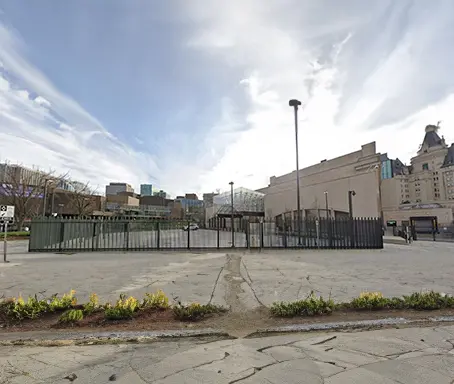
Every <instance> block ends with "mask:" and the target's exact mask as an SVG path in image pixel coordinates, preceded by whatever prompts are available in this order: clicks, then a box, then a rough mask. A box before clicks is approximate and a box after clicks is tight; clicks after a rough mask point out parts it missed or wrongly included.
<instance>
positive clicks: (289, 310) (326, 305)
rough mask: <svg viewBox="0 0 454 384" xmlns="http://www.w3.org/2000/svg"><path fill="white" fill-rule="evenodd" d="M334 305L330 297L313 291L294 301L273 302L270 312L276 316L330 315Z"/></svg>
mask: <svg viewBox="0 0 454 384" xmlns="http://www.w3.org/2000/svg"><path fill="white" fill-rule="evenodd" d="M335 307H336V305H335V304H334V301H333V300H331V299H328V300H325V299H324V298H323V297H322V296H319V297H317V296H315V295H314V293H313V292H311V294H310V295H309V296H308V297H307V298H306V299H304V300H298V301H294V302H284V301H281V302H275V303H273V304H272V305H271V309H270V310H271V314H272V315H273V316H278V317H293V316H318V315H330V314H331V313H332V312H333V310H334V309H335Z"/></svg>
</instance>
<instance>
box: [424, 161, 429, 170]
mask: <svg viewBox="0 0 454 384" xmlns="http://www.w3.org/2000/svg"><path fill="white" fill-rule="evenodd" d="M422 170H423V171H428V170H429V164H428V163H424V164H423V165H422Z"/></svg>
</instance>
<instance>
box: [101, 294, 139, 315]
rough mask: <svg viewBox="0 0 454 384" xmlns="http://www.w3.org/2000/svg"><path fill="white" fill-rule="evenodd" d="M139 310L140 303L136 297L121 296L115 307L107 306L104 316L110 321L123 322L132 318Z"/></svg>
mask: <svg viewBox="0 0 454 384" xmlns="http://www.w3.org/2000/svg"><path fill="white" fill-rule="evenodd" d="M138 309H139V301H138V300H137V299H136V298H135V297H132V296H130V297H128V298H126V296H125V295H124V294H121V295H120V298H119V299H118V300H117V302H116V303H115V305H114V306H111V305H110V304H107V305H106V308H105V310H104V316H105V317H106V319H108V320H123V319H130V318H132V316H133V314H134V312H135V311H137V310H138Z"/></svg>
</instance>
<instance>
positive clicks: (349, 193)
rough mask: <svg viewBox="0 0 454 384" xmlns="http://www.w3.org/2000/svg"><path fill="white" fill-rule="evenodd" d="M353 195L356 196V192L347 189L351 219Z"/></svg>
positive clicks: (351, 217) (351, 216)
mask: <svg viewBox="0 0 454 384" xmlns="http://www.w3.org/2000/svg"><path fill="white" fill-rule="evenodd" d="M353 196H356V192H355V191H348V213H349V216H350V219H353V199H352V197H353Z"/></svg>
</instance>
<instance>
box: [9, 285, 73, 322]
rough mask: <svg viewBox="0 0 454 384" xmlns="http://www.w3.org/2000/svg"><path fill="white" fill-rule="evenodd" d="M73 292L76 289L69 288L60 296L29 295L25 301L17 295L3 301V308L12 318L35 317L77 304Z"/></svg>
mask: <svg viewBox="0 0 454 384" xmlns="http://www.w3.org/2000/svg"><path fill="white" fill-rule="evenodd" d="M75 293H76V291H74V290H71V291H70V292H69V293H67V294H64V295H63V296H62V297H61V298H59V297H58V296H57V295H53V296H52V297H51V298H50V299H38V297H37V296H36V295H35V296H29V298H28V299H27V301H25V300H24V299H23V298H22V296H19V297H18V298H17V299H16V298H13V299H10V300H9V301H8V302H7V303H5V304H4V306H3V310H4V311H6V315H7V317H8V318H10V319H13V320H19V321H21V320H24V319H36V318H38V317H39V316H41V315H42V314H44V313H47V312H56V311H61V310H65V309H70V308H72V307H73V306H75V305H76V304H77V299H76V298H75V297H74V294H75Z"/></svg>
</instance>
